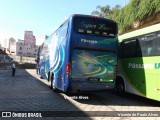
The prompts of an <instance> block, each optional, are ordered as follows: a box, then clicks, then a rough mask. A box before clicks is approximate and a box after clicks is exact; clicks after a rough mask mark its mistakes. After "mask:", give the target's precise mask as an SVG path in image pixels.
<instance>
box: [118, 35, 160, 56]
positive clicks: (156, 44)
mask: <svg viewBox="0 0 160 120" xmlns="http://www.w3.org/2000/svg"><path fill="white" fill-rule="evenodd" d="M159 55H160V32H155V33H150V34H147V35H143V36H139V37H137V38H135V40H133V39H130V40H126V41H123V42H122V43H121V44H120V46H119V57H122V58H128V57H142V56H143V57H146V56H159Z"/></svg>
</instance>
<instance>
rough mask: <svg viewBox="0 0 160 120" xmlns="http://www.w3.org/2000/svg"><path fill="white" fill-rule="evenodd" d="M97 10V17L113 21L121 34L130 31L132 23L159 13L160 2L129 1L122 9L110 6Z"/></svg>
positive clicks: (158, 0) (150, 0)
mask: <svg viewBox="0 0 160 120" xmlns="http://www.w3.org/2000/svg"><path fill="white" fill-rule="evenodd" d="M97 9H99V10H100V11H97V12H99V16H103V17H106V18H109V19H113V20H115V21H116V22H117V23H118V27H119V32H123V31H126V30H128V29H131V28H132V26H133V23H134V22H139V21H141V20H142V19H145V18H149V17H152V16H154V15H155V14H156V13H159V12H160V0H131V1H130V3H129V4H128V5H127V6H125V7H123V8H121V6H120V5H116V6H115V7H114V8H112V9H110V6H109V5H106V6H104V7H101V6H97ZM95 13H96V12H95ZM92 15H94V14H92ZM97 15H98V14H97Z"/></svg>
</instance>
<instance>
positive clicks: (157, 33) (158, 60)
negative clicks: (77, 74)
mask: <svg viewBox="0 0 160 120" xmlns="http://www.w3.org/2000/svg"><path fill="white" fill-rule="evenodd" d="M119 41H120V44H119V55H118V57H119V60H118V74H117V79H118V80H117V85H116V86H117V87H116V88H117V92H118V93H119V94H122V93H123V92H124V91H126V92H129V93H132V94H135V95H140V96H143V97H146V98H149V99H154V100H157V101H160V24H155V25H152V26H149V27H146V28H143V29H139V30H136V31H133V32H130V33H126V34H123V35H121V36H119Z"/></svg>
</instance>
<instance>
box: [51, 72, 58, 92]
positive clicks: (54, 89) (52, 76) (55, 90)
mask: <svg viewBox="0 0 160 120" xmlns="http://www.w3.org/2000/svg"><path fill="white" fill-rule="evenodd" d="M53 84H54V74H53V73H52V75H51V78H50V88H51V89H52V90H53V91H54V92H57V91H58V89H57V88H56V87H55V86H54V85H53Z"/></svg>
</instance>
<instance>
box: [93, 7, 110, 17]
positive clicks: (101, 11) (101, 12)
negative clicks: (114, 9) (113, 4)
mask: <svg viewBox="0 0 160 120" xmlns="http://www.w3.org/2000/svg"><path fill="white" fill-rule="evenodd" d="M96 9H97V10H96V11H93V12H92V13H91V15H97V16H99V17H107V16H109V15H110V12H111V10H110V6H109V5H106V6H103V7H101V6H99V5H98V6H97V8H96Z"/></svg>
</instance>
